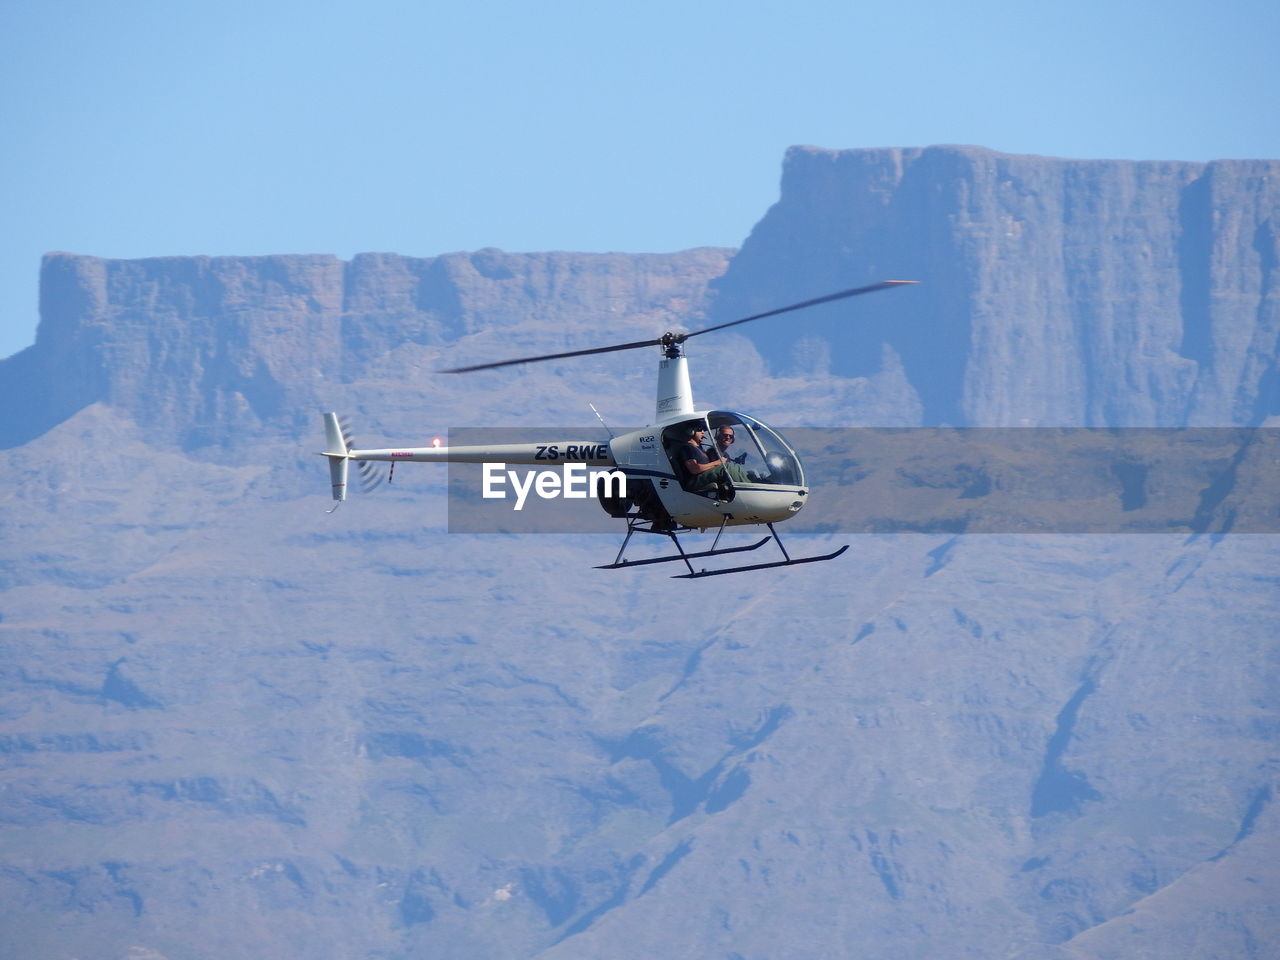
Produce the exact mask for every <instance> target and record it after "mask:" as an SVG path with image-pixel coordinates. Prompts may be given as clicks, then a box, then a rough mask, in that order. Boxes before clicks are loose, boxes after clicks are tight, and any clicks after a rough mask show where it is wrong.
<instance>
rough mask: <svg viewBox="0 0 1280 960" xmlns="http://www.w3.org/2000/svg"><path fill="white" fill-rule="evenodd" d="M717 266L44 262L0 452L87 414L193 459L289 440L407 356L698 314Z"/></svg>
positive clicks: (634, 258)
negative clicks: (385, 361)
mask: <svg viewBox="0 0 1280 960" xmlns="http://www.w3.org/2000/svg"><path fill="white" fill-rule="evenodd" d="M728 254H729V251H723V250H710V249H704V250H692V251H686V252H684V253H679V254H670V255H628V254H572V253H546V254H508V253H503V252H502V251H498V250H485V251H479V252H477V253H472V254H451V255H446V256H441V257H434V258H425V259H424V258H412V257H402V256H398V255H395V254H361V255H359V256H357V257H355V258H354V259H353V260H352V261H351V262H349V263H346V262H343V261H341V260H338V259H337V258H335V257H330V256H276V257H242V258H237V257H173V258H159V259H150V260H103V259H99V258H96V257H85V256H76V255H72V254H62V253H55V254H50V255H48V256H47V257H46V258H45V262H44V265H43V270H42V273H41V321H40V327H39V330H38V333H37V338H36V343H35V345H34V346H33V347H31V348H30V349H28V350H26V351H23V352H22V353H20V354H18V355H17V356H15V357H11V358H9V359H8V360H5V361H0V402H2V403H3V405H4V407H5V408H6V409H7V410H9V411H11V412H15V413H16V414H17V415H16V416H13V417H12V418H11V419H7V420H6V421H5V426H4V427H3V428H0V434H3V435H0V444H4V445H6V446H12V445H16V444H21V443H24V442H26V441H27V440H30V439H32V438H33V437H35V436H38V435H40V434H41V433H43V432H44V431H46V430H48V429H49V428H50V427H52V426H54V425H56V424H57V423H60V422H62V421H63V420H65V419H66V418H67V417H68V416H70V415H71V414H73V413H74V412H75V411H77V410H80V409H82V408H83V407H85V406H87V405H89V404H91V403H95V402H103V403H106V404H108V405H110V406H111V407H113V408H116V409H118V410H121V411H123V412H125V413H127V414H128V415H129V416H130V417H131V418H133V419H134V420H135V421H136V422H137V423H138V424H139V425H141V426H143V427H144V428H146V429H147V430H149V431H153V432H154V434H155V436H156V438H157V439H162V440H164V441H165V442H176V443H178V444H180V445H182V446H185V447H188V448H195V447H201V446H206V445H209V444H214V443H224V442H227V441H228V440H230V439H232V438H234V437H243V436H246V435H256V434H258V433H260V432H261V431H263V430H264V429H266V430H268V432H270V433H281V432H284V433H285V434H287V435H294V436H297V435H300V434H301V432H302V431H305V430H308V429H310V428H311V427H312V426H313V424H312V423H311V418H312V416H313V414H314V412H315V410H316V409H317V407H318V406H323V405H325V404H326V403H330V402H332V391H333V385H334V384H335V383H339V382H343V381H352V380H355V379H358V378H360V377H361V376H362V375H364V374H365V373H366V372H367V371H368V364H369V363H370V362H372V361H375V360H378V359H380V358H384V357H385V356H386V355H387V354H389V353H392V352H393V351H395V350H396V349H397V348H399V347H402V346H404V345H405V344H417V345H421V346H429V347H433V348H436V351H435V352H436V353H441V352H443V351H444V350H446V349H447V348H449V347H452V346H454V345H457V344H459V343H463V344H465V343H466V342H467V340H468V338H470V337H474V338H476V339H479V340H480V341H481V342H482V343H483V342H486V341H493V342H496V343H502V344H504V345H505V348H510V349H514V350H518V349H519V348H520V345H521V344H522V343H525V344H532V343H536V344H538V345H539V347H541V346H543V345H545V344H546V343H548V342H551V343H565V342H573V343H576V342H577V341H576V339H575V338H580V337H592V336H594V337H595V338H597V339H596V340H595V341H592V340H587V341H586V344H589V343H591V342H599V339H600V338H604V339H605V340H607V339H608V338H609V337H611V336H612V335H613V334H614V332H615V330H616V329H618V328H619V327H621V328H622V329H623V330H626V329H630V328H631V327H632V326H636V325H638V326H639V327H640V328H641V329H644V330H646V331H647V330H649V329H650V328H652V327H654V326H655V325H661V324H667V325H670V324H672V323H675V322H676V321H677V319H678V318H682V317H684V316H686V315H687V314H688V313H690V312H691V311H692V312H697V311H698V310H700V309H701V308H702V305H703V301H704V298H705V295H706V290H707V283H708V281H709V280H710V279H711V278H712V277H714V276H717V275H718V274H720V273H722V272H723V271H724V268H725V265H726V263H727V260H728ZM586 344H584V345H586ZM547 349H548V350H550V349H554V347H547Z"/></svg>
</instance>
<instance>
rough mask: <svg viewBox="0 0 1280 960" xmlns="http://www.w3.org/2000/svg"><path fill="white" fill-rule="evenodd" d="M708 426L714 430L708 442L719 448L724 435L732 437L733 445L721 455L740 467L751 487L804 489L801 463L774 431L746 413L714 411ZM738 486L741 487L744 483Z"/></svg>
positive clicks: (710, 415)
mask: <svg viewBox="0 0 1280 960" xmlns="http://www.w3.org/2000/svg"><path fill="white" fill-rule="evenodd" d="M707 422H708V423H709V424H710V426H711V433H710V436H709V441H710V442H711V443H713V444H716V445H717V447H719V443H720V437H721V436H722V435H724V434H726V433H727V434H729V435H732V437H733V442H732V443H730V444H728V445H727V447H726V448H725V449H724V450H723V451H722V452H723V453H724V454H725V455H727V456H728V458H729V459H730V460H732V461H733V462H734V463H737V464H739V465H741V467H742V469H743V470H744V471H746V476H747V481H748V483H750V484H756V483H759V484H774V485H784V486H789V487H802V486H804V470H803V469H801V467H800V459H799V458H798V457H797V456H796V453H795V451H794V450H792V449H791V447H790V446H789V445H788V444H787V442H786V441H785V440H783V439H782V437H781V436H780V435H779V434H778V433H777V431H775V430H773V429H772V428H771V427H767V426H765V425H764V424H763V423H761V422H760V421H759V420H757V419H755V418H754V417H749V416H747V415H746V414H745V413H734V412H733V411H731V410H713V411H711V412H710V413H709V414H707ZM738 485H739V486H741V481H739V482H738Z"/></svg>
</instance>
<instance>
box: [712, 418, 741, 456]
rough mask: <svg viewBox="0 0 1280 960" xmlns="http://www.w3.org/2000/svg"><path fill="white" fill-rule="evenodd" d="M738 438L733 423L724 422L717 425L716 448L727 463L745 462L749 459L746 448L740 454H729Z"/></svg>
mask: <svg viewBox="0 0 1280 960" xmlns="http://www.w3.org/2000/svg"><path fill="white" fill-rule="evenodd" d="M736 439H737V438H736V437H735V435H734V432H733V425H732V424H728V423H722V424H720V426H718V427H716V450H717V451H718V452H719V454H720V456H721V457H723V458H724V460H725V462H726V463H737V464H743V463H746V461H747V452H746V451H745V450H744V451H743V452H742V453H741V454H740V455H739V456H736V457H731V456H729V448H730V447H731V446H732V445H733V442H734V440H736Z"/></svg>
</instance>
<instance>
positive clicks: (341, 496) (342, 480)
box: [324, 413, 351, 509]
mask: <svg viewBox="0 0 1280 960" xmlns="http://www.w3.org/2000/svg"><path fill="white" fill-rule="evenodd" d="M324 456H326V457H327V458H328V459H329V481H330V483H332V485H333V499H334V500H337V501H338V502H339V503H341V502H342V501H343V500H345V499H347V464H349V463H350V462H351V461H350V460H348V459H347V438H346V436H345V434H344V433H343V430H342V425H341V424H340V423H338V415H337V414H336V413H326V414H325V415H324ZM335 509H336V508H335Z"/></svg>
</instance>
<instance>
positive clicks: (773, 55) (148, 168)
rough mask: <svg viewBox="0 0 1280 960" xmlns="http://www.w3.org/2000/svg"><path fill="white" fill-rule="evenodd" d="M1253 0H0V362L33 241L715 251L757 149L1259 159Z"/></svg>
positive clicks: (741, 210)
mask: <svg viewBox="0 0 1280 960" xmlns="http://www.w3.org/2000/svg"><path fill="white" fill-rule="evenodd" d="M1277 37H1280V4H1276V3H1274V2H1273V0H1272V2H1263V0H1223V2H1218V3H1212V4H1210V3H1209V2H1207V0H1206V2H1201V3H1192V2H1183V0H1171V2H1167V3H1155V2H1141V3H1138V2H1128V0H1111V2H1105V3H1104V2H1096V0H1083V2H1076V3H1074V4H1072V5H1065V4H1062V5H1047V4H1039V3H1030V2H1028V3H1016V2H1007V0H1006V2H997V0H979V2H970V3H957V2H954V0H952V2H933V0H929V2H899V3H896V4H886V3H877V4H864V3H856V2H844V3H839V2H830V0H815V2H804V0H793V2H792V3H790V4H787V5H783V4H778V3H757V2H751V0H735V2H721V0H711V2H697V0H684V2H679V3H677V2H667V0H650V2H648V3H645V4H627V5H621V4H611V3H608V2H602V0H595V2H557V0H545V2H543V3H541V4H531V3H515V2H475V0H473V2H468V3H462V2H453V3H447V4H446V3H437V2H410V0H367V2H362V3H360V4H356V3H352V2H341V3H340V2H333V0H307V2H305V3H304V2H292V0H258V2H253V3H250V2H244V0H220V2H218V3H200V4H192V3H187V2H183V0H166V2H152V0H119V2H116V3H112V4H106V3H101V2H84V0H39V2H37V0H3V2H2V3H0V78H2V80H3V90H4V95H3V97H2V98H0V111H3V112H2V113H0V135H2V136H3V138H4V144H3V150H2V151H0V190H2V192H0V217H2V218H3V224H4V229H3V231H0V356H7V355H9V354H11V353H14V352H16V351H18V350H20V349H22V348H23V347H25V346H27V345H29V344H30V343H31V342H32V341H33V339H34V336H35V325H36V319H37V316H36V280H37V274H38V268H39V260H40V256H41V255H42V254H43V253H45V252H46V251H49V250H69V251H73V252H76V253H85V254H94V255H98V256H104V257H148V256H165V255H179V254H183V255H185V254H266V253H334V254H337V255H339V256H342V257H350V256H351V255H352V254H354V253H357V252H360V251H366V250H376V251H395V252H399V253H404V254H410V255H418V256H430V255H433V254H438V253H445V252H449V251H455V250H472V249H478V248H480V247H486V246H492V247H501V248H503V249H507V250H552V249H568V250H594V251H605V250H623V251H633V252H649V251H670V250H680V249H684V248H687V247H694V246H701V245H718V246H736V245H738V244H740V243H741V241H742V240H743V238H744V237H745V236H746V235H747V233H748V232H749V230H750V229H751V226H752V224H753V223H754V222H755V221H756V220H757V219H758V218H759V217H760V216H761V215H762V214H763V213H764V211H765V210H766V209H767V207H768V206H769V204H771V203H772V202H773V201H774V200H775V199H776V198H777V184H778V175H779V171H780V162H781V159H782V154H783V151H784V150H785V149H786V148H787V147H788V146H791V145H793V144H815V145H818V146H824V147H837V148H839V147H877V146H924V145H928V144H931V143H970V144H979V145H982V146H987V147H991V148H994V149H997V150H1003V151H1007V152H1012V153H1038V154H1049V155H1057V156H1069V157H1122V158H1132V159H1166V160H1210V159H1214V158H1219V157H1277V156H1280V119H1278V118H1280V67H1277V65H1276V58H1275V42H1276V38H1277Z"/></svg>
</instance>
